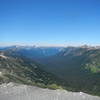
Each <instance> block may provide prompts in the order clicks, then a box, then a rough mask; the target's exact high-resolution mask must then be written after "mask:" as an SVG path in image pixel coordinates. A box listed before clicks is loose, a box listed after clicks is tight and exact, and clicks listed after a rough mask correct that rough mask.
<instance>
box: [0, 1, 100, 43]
mask: <svg viewBox="0 0 100 100" xmlns="http://www.w3.org/2000/svg"><path fill="white" fill-rule="evenodd" d="M86 43H87V44H99V43H100V0H0V45H4V44H6V45H7V44H39V45H68V44H69V45H70V44H86Z"/></svg>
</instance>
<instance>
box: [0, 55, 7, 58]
mask: <svg viewBox="0 0 100 100" xmlns="http://www.w3.org/2000/svg"><path fill="white" fill-rule="evenodd" d="M0 57H1V58H4V59H7V58H8V57H7V56H4V55H3V54H0Z"/></svg>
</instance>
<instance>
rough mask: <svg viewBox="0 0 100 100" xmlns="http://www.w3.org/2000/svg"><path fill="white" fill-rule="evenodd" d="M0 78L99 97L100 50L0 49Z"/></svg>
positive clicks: (88, 47)
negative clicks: (61, 88)
mask: <svg viewBox="0 0 100 100" xmlns="http://www.w3.org/2000/svg"><path fill="white" fill-rule="evenodd" d="M5 73H6V74H5ZM2 75H3V77H5V78H2V77H1V76H2ZM0 78H1V81H0V82H8V81H9V82H10V81H14V82H21V83H27V84H29V83H31V84H34V83H35V84H36V83H38V84H41V83H42V85H43V86H44V87H45V85H48V87H50V85H52V84H53V87H55V88H57V87H60V86H61V87H63V88H64V89H67V90H71V91H83V92H86V93H90V94H93V95H99V96H100V47H91V46H86V45H84V46H79V47H73V46H71V47H66V48H63V47H34V46H33V47H27V46H26V47H16V46H13V47H8V48H1V50H0ZM51 88H52V87H51Z"/></svg>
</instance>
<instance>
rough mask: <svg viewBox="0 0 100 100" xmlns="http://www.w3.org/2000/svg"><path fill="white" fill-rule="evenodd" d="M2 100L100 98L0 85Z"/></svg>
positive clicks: (59, 91) (94, 99)
mask: <svg viewBox="0 0 100 100" xmlns="http://www.w3.org/2000/svg"><path fill="white" fill-rule="evenodd" d="M0 100H100V97H97V96H91V95H88V94H85V93H82V92H78V93H76V92H68V91H65V90H49V89H42V88H38V87H32V86H27V85H18V84H14V83H9V84H2V85H0Z"/></svg>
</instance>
